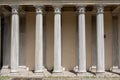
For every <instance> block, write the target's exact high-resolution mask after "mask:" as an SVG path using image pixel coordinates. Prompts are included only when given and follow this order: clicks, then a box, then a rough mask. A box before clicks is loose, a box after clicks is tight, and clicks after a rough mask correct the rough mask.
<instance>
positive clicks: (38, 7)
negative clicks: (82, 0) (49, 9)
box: [35, 5, 43, 14]
mask: <svg viewBox="0 0 120 80" xmlns="http://www.w3.org/2000/svg"><path fill="white" fill-rule="evenodd" d="M35 9H36V13H37V14H42V13H43V11H42V10H43V5H35Z"/></svg>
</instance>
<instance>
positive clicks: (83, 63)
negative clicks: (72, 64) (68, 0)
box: [78, 6, 86, 72]
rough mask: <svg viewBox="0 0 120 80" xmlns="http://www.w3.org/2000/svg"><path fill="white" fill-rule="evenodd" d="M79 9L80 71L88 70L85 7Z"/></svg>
mask: <svg viewBox="0 0 120 80" xmlns="http://www.w3.org/2000/svg"><path fill="white" fill-rule="evenodd" d="M78 10H79V11H78V43H79V44H78V47H79V48H78V49H79V50H78V51H79V52H78V54H79V56H78V60H79V61H78V72H86V39H85V7H84V6H80V7H79V8H78Z"/></svg>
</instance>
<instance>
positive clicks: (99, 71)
mask: <svg viewBox="0 0 120 80" xmlns="http://www.w3.org/2000/svg"><path fill="white" fill-rule="evenodd" d="M96 72H97V73H104V72H105V70H96Z"/></svg>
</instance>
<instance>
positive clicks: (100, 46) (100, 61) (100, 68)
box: [97, 6, 105, 72]
mask: <svg viewBox="0 0 120 80" xmlns="http://www.w3.org/2000/svg"><path fill="white" fill-rule="evenodd" d="M104 71H105V64H104V15H103V7H102V6H98V7H97V72H104Z"/></svg>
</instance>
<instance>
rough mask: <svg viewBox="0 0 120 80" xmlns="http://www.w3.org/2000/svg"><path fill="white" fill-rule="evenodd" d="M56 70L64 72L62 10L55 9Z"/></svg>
mask: <svg viewBox="0 0 120 80" xmlns="http://www.w3.org/2000/svg"><path fill="white" fill-rule="evenodd" d="M54 14H55V15H54V70H53V72H62V67H61V8H60V7H55V8H54Z"/></svg>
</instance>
